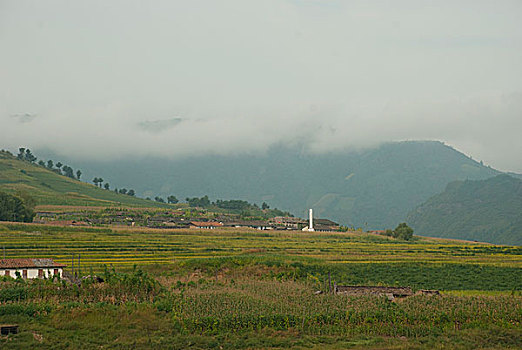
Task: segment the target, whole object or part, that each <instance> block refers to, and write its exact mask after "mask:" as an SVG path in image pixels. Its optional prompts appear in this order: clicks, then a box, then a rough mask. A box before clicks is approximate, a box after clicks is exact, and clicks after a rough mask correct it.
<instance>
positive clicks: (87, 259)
mask: <svg viewBox="0 0 522 350" xmlns="http://www.w3.org/2000/svg"><path fill="white" fill-rule="evenodd" d="M0 246H1V247H2V248H3V247H5V251H6V257H9V258H15V257H52V258H54V259H55V260H56V261H58V262H61V263H65V264H67V265H68V266H69V267H68V270H69V271H70V266H71V258H72V256H73V255H74V256H75V257H76V259H77V256H78V254H80V256H81V274H82V275H87V274H91V273H95V274H97V275H99V276H102V277H104V279H105V281H106V282H105V283H102V284H96V283H92V282H89V280H86V281H84V282H83V283H82V284H81V286H80V287H78V286H76V285H70V284H65V283H63V282H58V281H55V282H52V281H45V280H42V281H30V282H19V281H15V280H6V281H4V282H1V287H0V303H1V304H0V323H17V324H19V325H20V327H21V332H20V334H18V335H16V336H10V338H6V339H5V340H0V342H2V341H3V343H0V344H2V345H4V346H5V347H6V348H20V347H29V346H32V347H37V348H38V347H42V348H46V347H49V346H50V345H51V344H54V345H53V346H55V347H57V348H77V347H83V348H97V347H100V346H102V345H103V346H104V347H109V348H128V347H136V348H165V347H171V348H179V349H182V348H194V349H201V348H218V349H219V348H220V347H221V348H225V349H226V348H230V349H232V348H282V347H295V348H332V349H334V348H350V347H351V348H357V347H364V348H375V349H381V348H386V349H387V348H405V347H406V348H426V349H431V348H434V347H435V348H436V347H444V346H446V347H451V348H462V349H472V348H519V347H520V346H522V343H521V341H520V339H522V326H521V321H522V296H521V295H520V293H521V290H520V289H521V286H522V249H521V248H520V247H509V246H494V245H487V244H481V243H470V242H459V241H452V240H440V239H431V238H420V237H414V240H413V241H400V240H397V239H393V238H389V237H385V236H377V235H371V234H365V233H356V232H348V233H303V232H284V231H282V232H281V231H257V230H253V229H252V230H249V229H241V230H237V229H216V230H197V229H192V230H161V229H147V228H130V227H100V228H96V227H90V228H86V227H61V226H51V225H37V224H15V223H2V224H0ZM75 265H76V268H78V265H77V260H75ZM329 274H330V276H331V278H332V281H333V282H335V283H338V284H358V285H364V284H369V285H407V286H410V287H412V288H414V289H415V290H417V289H439V290H441V291H442V296H435V297H433V296H422V295H416V296H413V297H408V298H405V299H400V300H397V302H393V303H390V302H388V301H386V300H385V298H382V297H377V296H367V297H350V296H341V295H332V294H329V293H324V294H320V295H315V294H314V292H315V291H317V290H321V291H324V292H325V291H327V290H328V288H329V286H328V275H329ZM7 339H9V340H7Z"/></svg>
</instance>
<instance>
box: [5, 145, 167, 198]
mask: <svg viewBox="0 0 522 350" xmlns="http://www.w3.org/2000/svg"><path fill="white" fill-rule="evenodd" d="M0 189H1V190H2V191H4V192H9V193H17V192H20V191H23V192H26V193H30V195H31V196H32V197H33V198H34V199H35V200H36V202H37V204H47V205H53V204H58V205H76V206H121V205H125V206H129V207H169V205H168V204H162V203H157V202H153V201H148V200H145V199H142V198H137V197H131V196H128V195H123V194H119V193H116V192H114V191H108V190H105V189H101V188H98V187H96V186H94V185H91V184H89V183H85V182H81V181H78V180H76V179H71V178H68V177H66V176H62V175H59V174H57V173H55V172H53V171H51V170H49V169H47V168H45V167H42V166H39V165H35V164H32V163H29V162H25V161H20V160H17V159H16V158H14V157H12V156H9V155H7V154H5V153H2V152H0Z"/></svg>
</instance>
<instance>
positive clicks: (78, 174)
mask: <svg viewBox="0 0 522 350" xmlns="http://www.w3.org/2000/svg"><path fill="white" fill-rule="evenodd" d="M81 176H82V171H81V170H80V169H78V170H76V178H77V179H78V180H80V177H81Z"/></svg>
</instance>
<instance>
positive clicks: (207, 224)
mask: <svg viewBox="0 0 522 350" xmlns="http://www.w3.org/2000/svg"><path fill="white" fill-rule="evenodd" d="M221 226H223V224H222V223H220V222H212V221H191V222H190V228H203V229H209V230H212V229H215V228H216V227H221Z"/></svg>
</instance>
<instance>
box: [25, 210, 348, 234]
mask: <svg viewBox="0 0 522 350" xmlns="http://www.w3.org/2000/svg"><path fill="white" fill-rule="evenodd" d="M33 222H34V223H37V224H49V225H58V226H124V227H125V226H129V227H146V228H159V229H216V228H253V229H257V230H288V231H302V230H303V229H306V228H308V227H309V226H310V219H308V220H305V219H302V218H299V217H293V216H275V217H271V218H261V217H255V216H244V215H241V214H235V213H215V212H211V211H208V210H206V209H202V208H195V209H176V210H153V209H140V208H105V209H98V208H81V209H77V210H74V209H66V210H58V211H57V210H40V211H38V212H37V213H36V216H35V218H34V221H33ZM340 229H341V226H340V225H339V224H338V223H336V222H334V221H332V220H329V219H321V218H314V219H313V230H314V231H318V232H328V231H339V230H340Z"/></svg>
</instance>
